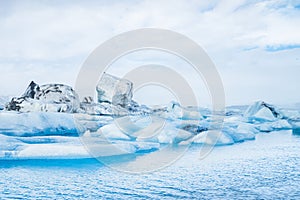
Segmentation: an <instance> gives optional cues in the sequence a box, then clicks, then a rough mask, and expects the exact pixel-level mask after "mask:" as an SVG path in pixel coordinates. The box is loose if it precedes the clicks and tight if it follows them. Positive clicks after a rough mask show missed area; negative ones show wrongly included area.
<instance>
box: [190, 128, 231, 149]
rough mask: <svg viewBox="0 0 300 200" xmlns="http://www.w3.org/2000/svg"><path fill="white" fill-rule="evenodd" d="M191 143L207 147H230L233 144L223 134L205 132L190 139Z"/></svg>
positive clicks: (227, 136) (211, 131) (229, 138)
mask: <svg viewBox="0 0 300 200" xmlns="http://www.w3.org/2000/svg"><path fill="white" fill-rule="evenodd" d="M192 142H193V143H197V144H207V145H217V146H218V145H230V144H234V140H233V139H232V138H231V137H230V136H229V135H227V134H226V133H224V132H220V131H213V130H209V131H205V132H202V133H200V134H198V135H196V136H195V137H193V139H192Z"/></svg>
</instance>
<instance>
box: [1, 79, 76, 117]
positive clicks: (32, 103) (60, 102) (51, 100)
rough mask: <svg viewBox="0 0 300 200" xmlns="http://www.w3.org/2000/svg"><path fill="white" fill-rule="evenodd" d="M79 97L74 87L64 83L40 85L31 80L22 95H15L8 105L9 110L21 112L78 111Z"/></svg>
mask: <svg viewBox="0 0 300 200" xmlns="http://www.w3.org/2000/svg"><path fill="white" fill-rule="evenodd" d="M79 103H80V102H79V97H78V95H77V94H76V92H75V91H74V90H73V89H72V87H70V86H67V85H63V84H45V85H41V86H39V85H38V84H36V83H35V82H33V81H32V82H31V83H30V84H29V86H28V87H27V89H26V91H25V93H24V94H23V95H22V96H21V97H14V98H13V99H12V100H11V101H10V102H9V103H8V104H7V105H6V110H8V111H12V110H13V111H19V112H39V111H44V112H71V113H72V112H76V111H77V110H78V108H79Z"/></svg>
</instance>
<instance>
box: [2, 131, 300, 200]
mask: <svg viewBox="0 0 300 200" xmlns="http://www.w3.org/2000/svg"><path fill="white" fill-rule="evenodd" d="M199 148H200V147H199V146H192V147H191V148H190V149H189V150H188V151H187V152H186V153H185V154H184V156H183V157H181V158H180V159H179V160H178V161H176V162H175V163H174V164H172V165H170V166H167V167H166V168H164V169H162V170H158V171H155V172H151V173H144V174H129V173H124V172H119V171H116V170H114V169H111V168H109V167H107V166H105V165H103V164H101V163H99V162H98V161H97V160H95V159H83V160H52V161H50V160H48V161H47V160H27V161H1V162H0V176H1V179H0V199H101V198H105V199H125V198H130V199H146V198H151V199H178V198H184V199H233V198H234V199H300V187H299V185H300V136H297V135H293V134H292V132H291V131H280V132H272V133H260V134H258V135H256V140H253V141H247V142H244V143H239V144H235V145H232V146H220V147H215V148H214V150H213V151H212V152H211V153H210V154H209V156H207V157H206V158H205V159H199ZM124 162H133V163H134V159H133V160H129V161H124ZM120 164H124V163H120Z"/></svg>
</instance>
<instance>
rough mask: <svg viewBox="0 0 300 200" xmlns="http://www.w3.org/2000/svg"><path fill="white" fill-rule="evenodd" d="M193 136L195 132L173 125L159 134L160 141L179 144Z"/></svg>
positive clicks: (158, 139)
mask: <svg viewBox="0 0 300 200" xmlns="http://www.w3.org/2000/svg"><path fill="white" fill-rule="evenodd" d="M191 137H193V134H192V133H190V132H188V131H185V130H182V129H178V128H175V127H172V126H167V127H165V128H164V129H163V130H162V131H161V132H160V133H159V135H158V136H157V141H158V142H159V143H167V144H177V143H180V142H182V141H185V140H188V139H190V138H191Z"/></svg>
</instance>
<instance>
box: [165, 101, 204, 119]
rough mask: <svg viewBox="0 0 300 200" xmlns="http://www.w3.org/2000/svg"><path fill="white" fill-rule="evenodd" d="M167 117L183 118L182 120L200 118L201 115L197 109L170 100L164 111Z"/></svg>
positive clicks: (201, 117)
mask: <svg viewBox="0 0 300 200" xmlns="http://www.w3.org/2000/svg"><path fill="white" fill-rule="evenodd" d="M165 114H166V117H167V118H170V119H183V120H188V119H191V120H200V119H203V116H202V115H201V114H200V112H199V110H198V109H195V108H192V107H191V108H185V107H182V106H181V105H180V104H179V103H177V102H171V103H170V104H169V105H168V107H167V112H166V113H165Z"/></svg>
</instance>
